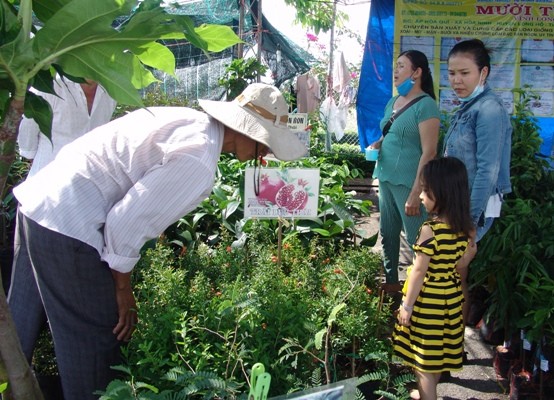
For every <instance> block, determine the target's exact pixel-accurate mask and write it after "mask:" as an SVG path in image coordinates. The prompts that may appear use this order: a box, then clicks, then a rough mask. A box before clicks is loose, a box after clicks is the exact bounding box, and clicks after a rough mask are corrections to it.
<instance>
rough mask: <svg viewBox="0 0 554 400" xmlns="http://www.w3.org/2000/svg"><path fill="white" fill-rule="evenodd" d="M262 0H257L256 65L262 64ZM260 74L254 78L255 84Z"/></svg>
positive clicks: (258, 80)
mask: <svg viewBox="0 0 554 400" xmlns="http://www.w3.org/2000/svg"><path fill="white" fill-rule="evenodd" d="M262 30H263V26H262V0H258V37H257V39H258V54H257V59H258V63H261V62H262ZM260 78H261V77H260V74H259V73H258V76H257V77H256V82H260Z"/></svg>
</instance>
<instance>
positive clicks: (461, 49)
mask: <svg viewBox="0 0 554 400" xmlns="http://www.w3.org/2000/svg"><path fill="white" fill-rule="evenodd" d="M461 53H465V54H470V55H471V56H472V57H473V61H474V62H475V64H476V65H477V67H478V68H479V72H481V71H482V70H483V68H484V67H488V71H489V72H488V73H487V75H489V74H490V73H491V56H490V53H491V51H490V50H489V49H487V47H486V46H485V44H484V43H483V42H482V41H480V40H479V39H470V40H464V41H463V42H459V43H457V44H455V45H454V47H452V49H451V50H450V52H449V53H448V60H450V57H452V56H455V55H458V54H461Z"/></svg>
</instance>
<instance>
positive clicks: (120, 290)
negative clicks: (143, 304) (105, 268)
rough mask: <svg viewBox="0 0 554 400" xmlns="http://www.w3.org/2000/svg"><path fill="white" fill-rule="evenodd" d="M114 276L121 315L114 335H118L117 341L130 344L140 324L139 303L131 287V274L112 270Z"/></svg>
mask: <svg viewBox="0 0 554 400" xmlns="http://www.w3.org/2000/svg"><path fill="white" fill-rule="evenodd" d="M112 275H113V277H114V282H115V295H116V300H117V308H118V314H119V321H118V322H117V325H116V326H115V328H114V329H113V333H114V335H117V340H123V341H126V342H128V341H129V340H131V336H132V335H133V332H134V331H135V326H136V325H137V323H138V312H137V303H136V301H135V296H134V295H133V289H132V287H131V273H130V272H128V273H125V274H124V273H121V272H117V271H114V270H112Z"/></svg>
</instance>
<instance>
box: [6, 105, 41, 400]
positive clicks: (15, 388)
mask: <svg viewBox="0 0 554 400" xmlns="http://www.w3.org/2000/svg"><path fill="white" fill-rule="evenodd" d="M22 115H23V101H22V100H12V101H11V103H10V106H9V109H8V112H7V114H6V118H5V119H4V121H3V123H2V126H1V127H0V193H4V189H5V186H6V181H7V178H8V173H9V171H10V167H11V165H12V163H13V161H14V160H15V150H16V148H15V146H16V139H17V131H18V128H19V123H20V122H21V118H22ZM1 280H2V278H1V276H0V288H2V282H1ZM0 364H1V365H0V379H2V380H3V379H5V378H6V377H5V376H1V375H7V379H8V382H9V387H8V390H9V393H8V395H7V396H8V397H7V396H6V393H4V396H3V397H4V398H5V399H13V400H42V399H43V396H42V393H41V391H40V388H39V385H38V382H37V380H36V379H35V376H34V374H33V373H32V371H31V368H30V366H29V364H28V363H27V360H26V359H25V356H24V355H23V351H22V350H21V345H20V344H19V338H18V337H17V332H16V330H15V325H14V323H13V319H12V316H11V314H10V312H9V309H8V302H7V301H6V295H5V293H4V290H3V289H2V290H0ZM2 372H4V374H2ZM10 396H11V397H10Z"/></svg>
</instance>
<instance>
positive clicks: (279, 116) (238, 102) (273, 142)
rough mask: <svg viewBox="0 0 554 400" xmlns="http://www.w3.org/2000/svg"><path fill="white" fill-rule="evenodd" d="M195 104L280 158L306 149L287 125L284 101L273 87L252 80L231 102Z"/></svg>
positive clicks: (288, 158) (301, 153)
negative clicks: (264, 146)
mask: <svg viewBox="0 0 554 400" xmlns="http://www.w3.org/2000/svg"><path fill="white" fill-rule="evenodd" d="M198 103H199V104H200V106H201V107H202V108H203V109H204V111H205V112H206V113H207V114H208V115H210V116H212V117H213V118H215V119H217V120H218V121H219V122H221V123H222V124H223V125H225V126H228V127H229V128H231V129H233V130H235V131H237V132H239V133H241V134H243V135H246V136H248V137H249V138H251V139H253V140H255V141H257V142H259V143H262V144H264V145H266V146H267V147H269V149H270V151H271V152H272V153H273V154H274V155H275V157H277V158H278V159H280V160H283V161H292V160H296V159H298V158H300V157H302V156H304V155H305V154H306V152H307V150H308V149H307V148H306V146H305V145H304V143H302V142H301V141H300V139H298V136H297V135H296V134H295V133H294V132H292V131H291V130H290V129H289V128H288V126H287V122H288V106H287V102H286V101H285V98H284V96H283V94H282V93H281V92H280V91H279V89H277V88H276V87H275V86H272V85H268V84H265V83H252V84H250V85H248V87H247V88H246V89H244V91H243V92H242V93H241V94H240V95H238V96H237V97H236V98H235V99H234V100H233V101H230V102H225V101H213V100H198Z"/></svg>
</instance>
